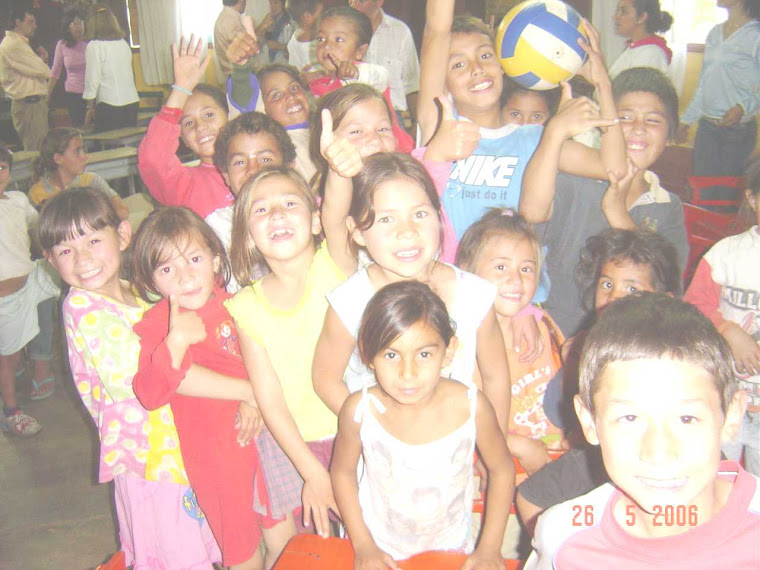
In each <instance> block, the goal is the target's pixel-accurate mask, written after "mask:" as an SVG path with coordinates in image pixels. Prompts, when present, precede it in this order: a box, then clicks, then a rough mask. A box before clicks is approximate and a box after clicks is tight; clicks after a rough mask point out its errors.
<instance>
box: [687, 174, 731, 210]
mask: <svg viewBox="0 0 760 570" xmlns="http://www.w3.org/2000/svg"><path fill="white" fill-rule="evenodd" d="M687 180H688V182H689V187H690V188H691V200H689V203H690V204H693V205H695V206H700V207H702V208H705V209H706V210H711V211H714V212H722V213H734V212H737V211H739V206H740V205H741V203H742V200H743V199H744V195H743V193H742V189H743V188H744V179H743V178H739V177H736V176H689V177H688V178H687Z"/></svg>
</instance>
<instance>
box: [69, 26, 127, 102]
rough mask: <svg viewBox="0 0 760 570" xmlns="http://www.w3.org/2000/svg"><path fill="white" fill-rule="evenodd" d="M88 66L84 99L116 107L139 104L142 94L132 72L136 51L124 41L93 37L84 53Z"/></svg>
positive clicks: (85, 76)
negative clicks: (133, 52)
mask: <svg viewBox="0 0 760 570" xmlns="http://www.w3.org/2000/svg"><path fill="white" fill-rule="evenodd" d="M84 55H85V62H86V64H87V67H86V69H85V75H84V93H82V99H97V102H98V103H106V104H108V105H112V106H114V107H123V106H124V105H129V104H130V103H137V102H138V101H139V100H140V96H139V95H138V94H137V89H136V88H135V76H134V74H133V73H132V50H131V49H130V48H129V44H127V42H125V41H124V40H113V41H101V40H92V41H91V42H90V43H88V44H87V48H86V49H85V52H84Z"/></svg>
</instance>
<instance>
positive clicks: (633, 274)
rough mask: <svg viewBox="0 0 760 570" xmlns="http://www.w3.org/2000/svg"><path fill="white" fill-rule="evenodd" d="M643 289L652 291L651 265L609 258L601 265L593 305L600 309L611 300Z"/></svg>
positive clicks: (640, 291)
mask: <svg viewBox="0 0 760 570" xmlns="http://www.w3.org/2000/svg"><path fill="white" fill-rule="evenodd" d="M644 291H649V292H653V291H654V283H653V279H652V268H651V267H649V266H648V265H643V264H638V265H637V264H635V263H633V262H632V261H631V260H629V259H621V260H617V259H611V260H609V261H607V262H605V263H604V265H602V271H601V272H600V274H599V280H598V281H597V282H596V293H595V295H594V306H595V308H596V310H597V311H600V310H601V309H603V308H604V307H606V306H607V305H609V304H610V303H612V302H613V301H616V300H618V299H622V298H623V297H627V296H628V295H634V294H636V293H642V292H644Z"/></svg>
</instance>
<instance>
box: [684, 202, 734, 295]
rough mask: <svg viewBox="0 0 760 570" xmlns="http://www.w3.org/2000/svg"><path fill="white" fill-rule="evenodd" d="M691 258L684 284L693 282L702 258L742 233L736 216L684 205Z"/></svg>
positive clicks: (687, 264)
mask: <svg viewBox="0 0 760 570" xmlns="http://www.w3.org/2000/svg"><path fill="white" fill-rule="evenodd" d="M683 218H684V224H685V225H686V238H687V241H688V242H689V257H688V259H687V261H686V267H685V268H684V272H683V275H684V283H685V284H688V283H689V281H691V278H692V276H693V275H694V271H696V269H697V264H698V263H699V260H700V259H701V258H702V256H703V255H704V254H705V253H706V252H707V250H708V249H710V248H711V247H712V246H713V245H715V244H716V243H717V242H719V241H720V240H722V239H723V238H724V237H728V236H730V235H733V234H735V233H738V232H739V231H740V228H739V223H738V220H737V217H736V215H733V214H719V213H717V212H711V211H709V210H705V209H704V208H698V207H697V206H694V205H692V204H687V203H686V202H684V204H683Z"/></svg>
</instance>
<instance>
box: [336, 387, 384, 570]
mask: <svg viewBox="0 0 760 570" xmlns="http://www.w3.org/2000/svg"><path fill="white" fill-rule="evenodd" d="M360 399H361V394H354V395H353V396H349V397H348V399H347V400H346V403H345V404H344V405H343V407H342V408H341V410H340V415H339V417H338V435H337V436H336V438H335V446H334V448H333V457H332V463H331V464H330V479H331V481H332V488H333V492H334V493H335V501H336V502H337V503H338V507H339V508H340V514H341V519H342V520H343V524H344V525H346V530H347V531H348V536H349V538H350V539H351V546H352V547H353V549H354V553H355V555H354V568H357V569H358V568H362V569H367V570H369V569H372V568H376V569H378V570H384V569H385V568H386V567H390V568H394V569H397V570H398V568H399V566H398V564H396V562H395V561H394V560H393V558H391V556H390V555H388V554H387V553H385V552H383V551H382V550H380V549H379V548H378V547H377V544H375V541H374V540H373V539H372V534H371V533H370V530H369V528H367V525H366V524H365V522H364V518H363V517H362V510H361V506H360V505H359V482H358V481H357V478H356V466H357V464H358V463H359V457H360V456H361V453H362V444H361V439H360V438H359V429H360V428H361V424H360V423H359V422H356V421H354V414H355V413H356V406H357V404H358V403H359V400H360ZM367 413H369V412H367Z"/></svg>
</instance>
